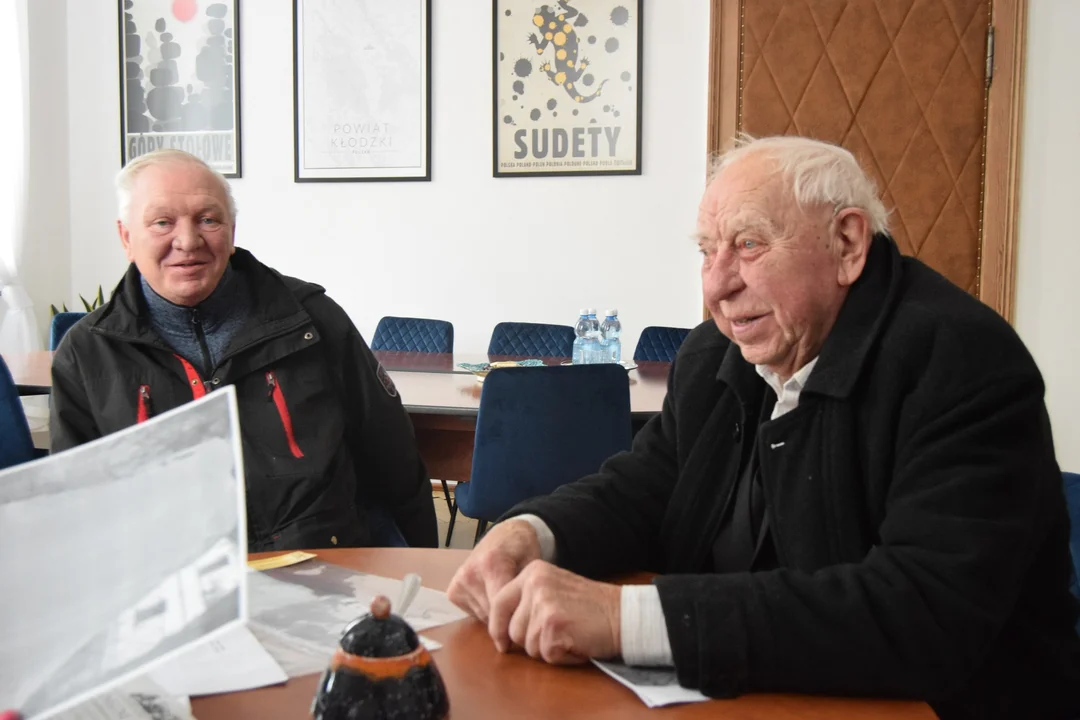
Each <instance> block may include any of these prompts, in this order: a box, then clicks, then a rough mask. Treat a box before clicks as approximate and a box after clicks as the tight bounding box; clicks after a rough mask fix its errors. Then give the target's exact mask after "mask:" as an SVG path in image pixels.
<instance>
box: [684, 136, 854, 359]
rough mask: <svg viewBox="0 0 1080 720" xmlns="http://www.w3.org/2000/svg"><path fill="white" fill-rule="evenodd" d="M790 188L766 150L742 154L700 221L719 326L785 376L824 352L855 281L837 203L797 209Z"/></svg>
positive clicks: (706, 279)
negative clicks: (844, 258)
mask: <svg viewBox="0 0 1080 720" xmlns="http://www.w3.org/2000/svg"><path fill="white" fill-rule="evenodd" d="M788 186H789V184H788V183H786V182H785V180H784V177H783V175H782V174H781V173H780V172H779V170H777V169H776V168H775V165H774V163H773V162H772V161H771V160H770V159H769V158H768V157H765V156H763V155H754V154H751V155H747V156H744V157H743V158H740V159H739V160H737V161H735V162H734V163H733V164H732V165H730V166H728V167H727V168H725V169H724V170H723V171H722V172H721V174H720V175H719V177H717V178H716V179H714V180H713V182H712V183H710V185H709V187H708V188H707V189H706V191H705V195H704V197H703V198H702V201H701V205H700V206H699V209H698V221H697V237H698V242H699V245H700V248H701V252H702V255H703V261H702V266H701V281H702V290H703V293H704V298H705V304H706V306H707V307H708V308H709V311H710V312H711V313H712V316H713V319H714V320H715V322H716V325H717V327H718V328H719V329H720V332H722V333H723V334H724V335H726V336H727V337H729V338H730V339H731V340H732V341H733V342H735V343H736V344H737V345H738V346H739V348H740V349H741V350H742V355H743V358H744V359H745V360H746V361H747V362H751V363H754V364H755V365H765V366H767V367H768V368H769V369H770V370H772V371H773V372H776V373H777V374H778V375H780V376H781V377H782V378H788V377H791V375H793V374H794V373H795V372H796V371H798V370H799V369H800V368H801V367H802V366H803V365H805V364H806V363H807V362H809V361H810V360H812V359H813V358H814V357H816V356H817V353H818V352H819V351H820V349H821V346H822V344H823V343H824V342H825V337H826V335H828V333H829V330H830V329H831V328H832V325H833V322H834V321H835V319H836V316H837V314H839V310H840V306H841V305H842V304H843V300H844V298H845V296H846V294H847V286H848V284H849V283H848V282H847V281H846V280H845V277H846V276H845V273H844V272H843V268H841V264H842V263H841V259H840V253H839V252H838V245H839V243H837V242H836V238H835V237H834V235H835V233H836V232H837V229H836V222H835V218H834V213H833V209H832V208H828V207H816V208H805V209H804V208H800V207H799V205H798V203H796V201H795V199H794V197H793V196H792V194H791V191H790V190H789V189H788ZM859 270H860V271H861V265H860V267H859Z"/></svg>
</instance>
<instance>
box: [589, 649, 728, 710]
mask: <svg viewBox="0 0 1080 720" xmlns="http://www.w3.org/2000/svg"><path fill="white" fill-rule="evenodd" d="M592 662H593V665H595V666H596V667H598V668H600V669H601V670H603V671H604V672H605V673H607V674H608V675H609V676H611V677H612V678H614V679H615V680H618V681H619V683H621V684H622V685H625V686H626V687H628V688H630V689H631V690H633V691H634V694H635V695H637V696H638V697H639V698H641V701H642V702H643V703H645V705H647V706H648V707H651V708H654V707H663V706H665V705H675V704H676V703H691V702H703V701H705V700H708V699H709V698H707V697H705V696H704V695H702V694H701V693H700V692H698V691H697V690H690V689H688V688H684V687H683V686H682V685H679V681H678V680H677V679H676V677H675V668H671V667H634V666H630V665H623V664H622V663H618V662H610V661H600V660H593V661H592Z"/></svg>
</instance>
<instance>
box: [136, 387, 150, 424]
mask: <svg viewBox="0 0 1080 720" xmlns="http://www.w3.org/2000/svg"><path fill="white" fill-rule="evenodd" d="M136 412H137V414H136V418H135V421H136V422H140V423H144V422H146V421H147V420H149V419H150V413H151V412H152V408H151V407H150V386H149V385H140V386H139V407H138V410H137V411H136Z"/></svg>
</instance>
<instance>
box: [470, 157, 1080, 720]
mask: <svg viewBox="0 0 1080 720" xmlns="http://www.w3.org/2000/svg"><path fill="white" fill-rule="evenodd" d="M887 226H888V222H887V215H886V212H885V209H884V207H883V206H882V203H881V201H880V200H879V199H878V197H877V194H876V192H875V190H874V187H873V184H872V183H871V181H870V180H869V179H868V178H867V177H866V175H865V174H864V173H863V172H862V171H861V169H860V168H859V166H858V164H857V163H856V161H855V159H854V158H853V157H852V156H851V154H850V153H848V152H847V151H846V150H843V149H842V148H838V147H835V146H832V145H828V144H826V143H822V142H818V141H814V140H809V139H804V138H766V139H761V140H750V139H746V140H744V141H743V142H741V143H740V144H739V146H738V147H737V148H736V149H734V150H733V151H731V152H729V153H727V154H726V155H724V156H722V157H721V158H720V159H719V161H718V163H717V165H716V167H715V173H714V175H713V179H712V180H711V182H710V183H709V184H708V187H707V189H706V191H705V195H704V197H703V199H702V201H701V205H700V208H699V212H698V220H697V240H698V244H699V246H700V250H701V254H702V268H701V278H702V287H703V292H704V297H705V302H706V305H707V306H708V308H709V310H710V311H711V314H712V321H710V322H707V323H704V324H702V325H701V326H699V327H698V328H697V329H695V330H694V331H693V332H692V333H691V334H690V336H689V337H688V338H687V340H686V342H685V343H684V344H683V345H682V347H681V348H680V350H679V353H678V356H677V358H676V360H675V363H674V366H673V368H672V371H671V375H670V377H669V380H668V394H667V399H666V400H665V403H664V408H663V411H662V413H661V414H660V415H659V416H658V417H657V418H655V419H654V420H652V421H651V422H650V423H649V424H648V425H647V426H646V427H645V428H644V429H643V430H642V432H641V433H640V434H639V435H638V436H637V438H636V439H635V441H634V445H633V448H632V449H631V450H630V451H629V452H625V453H621V454H619V455H616V456H614V457H612V458H610V459H609V460H608V461H607V462H606V463H605V464H604V465H603V466H602V467H601V468H600V470H599V472H598V473H597V474H595V475H592V476H589V477H586V478H584V479H582V480H580V481H578V482H575V483H571V484H570V485H567V486H564V487H563V488H561V489H559V490H558V491H556V492H555V493H554V494H552V495H550V496H547V497H542V498H536V499H533V500H530V501H526V502H525V503H523V504H521V505H519V506H518V507H516V508H515V509H514V510H513V511H511V512H510V513H508V517H507V518H504V519H503V521H502V522H500V523H499V524H497V525H495V526H494V527H493V528H492V530H491V531H490V532H489V533H488V535H487V536H486V537H485V538H484V540H483V541H482V542H481V543H480V544H479V545H478V546H477V548H476V549H475V550H474V551H473V553H472V555H471V557H470V558H469V560H468V561H467V562H466V563H465V564H464V565H463V566H462V568H461V569H460V570H459V571H458V573H457V575H456V576H455V578H454V580H453V582H452V584H451V586H450V589H449V593H450V598H451V599H452V600H453V601H454V602H456V603H457V604H458V605H460V606H461V607H462V608H464V609H466V610H468V611H469V612H470V613H472V614H473V615H474V616H476V617H477V618H479V619H480V620H481V621H483V622H485V623H486V624H487V626H488V631H489V633H490V634H491V636H492V638H493V640H494V642H495V644H496V645H497V647H498V648H499V649H500V650H503V651H507V650H510V649H511V648H513V647H515V646H517V647H520V648H523V649H524V651H525V652H527V653H528V654H529V655H531V656H533V657H537V658H542V659H544V660H546V661H548V662H552V663H567V662H580V661H582V660H584V659H586V658H611V657H616V656H620V655H621V656H622V658H623V660H624V661H625V662H627V663H630V664H637V665H674V667H675V670H676V672H677V676H678V679H679V682H680V683H681V684H683V685H685V686H687V687H691V688H699V689H701V690H702V691H703V692H705V693H706V694H708V695H711V696H715V697H731V696H735V695H738V694H741V693H746V692H797V693H824V694H832V695H862V696H865V695H870V696H881V697H896V698H918V699H922V700H925V701H927V702H929V703H930V704H931V705H932V707H933V708H934V710H935V711H936V712H937V713H938V714H939V715H940V716H941V717H942V718H998V717H1000V718H1018V717H1078V716H1080V639H1078V638H1077V635H1076V633H1075V631H1074V630H1073V624H1074V623H1075V621H1076V615H1077V607H1076V601H1075V600H1074V599H1073V598H1072V597H1071V596H1070V594H1069V591H1068V589H1067V588H1068V581H1069V572H1070V561H1069V549H1068V532H1069V528H1068V519H1067V515H1066V512H1065V504H1064V498H1063V493H1062V480H1061V474H1060V472H1059V470H1058V466H1057V462H1056V461H1055V458H1054V448H1053V441H1052V438H1051V433H1050V423H1049V419H1048V417H1047V412H1046V408H1045V406H1044V401H1043V382H1042V378H1041V377H1040V375H1039V371H1038V369H1037V368H1036V366H1035V363H1034V362H1033V360H1032V358H1031V356H1030V355H1029V354H1028V352H1027V350H1026V349H1025V348H1024V345H1023V343H1022V342H1021V341H1020V339H1019V338H1018V337H1017V336H1016V334H1015V333H1014V332H1013V330H1012V329H1011V328H1010V327H1009V326H1008V324H1007V323H1006V322H1005V321H1004V320H1002V319H1001V318H1000V317H999V316H997V315H996V314H995V313H994V312H993V311H992V310H991V309H990V308H988V307H986V306H984V305H983V304H981V303H980V302H978V301H977V300H976V299H974V298H973V297H971V296H970V295H968V294H967V293H965V292H964V291H962V290H960V289H959V288H957V287H955V286H953V285H951V284H950V283H949V282H948V281H947V280H945V279H944V278H943V277H942V276H940V275H939V274H937V273H936V272H934V271H933V270H931V269H930V268H928V267H926V266H925V265H923V264H922V263H921V262H919V261H918V260H916V259H913V258H908V257H902V256H901V255H900V252H899V250H898V249H897V247H896V244H895V243H894V242H893V240H892V238H891V237H889V235H888V234H887ZM631 570H651V571H655V572H657V573H660V574H659V575H658V576H657V577H656V579H655V580H654V582H653V584H651V585H646V586H626V587H622V588H620V587H618V586H616V585H611V584H607V583H604V582H599V581H597V580H594V579H587V578H610V577H612V576H615V575H618V574H620V573H625V572H628V571H631Z"/></svg>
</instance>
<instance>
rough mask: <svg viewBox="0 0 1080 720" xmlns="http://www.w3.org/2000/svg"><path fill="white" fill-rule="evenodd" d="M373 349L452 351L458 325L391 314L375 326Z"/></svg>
mask: <svg viewBox="0 0 1080 720" xmlns="http://www.w3.org/2000/svg"><path fill="white" fill-rule="evenodd" d="M371 349H372V350H396V351H398V352H429V353H452V352H454V326H453V324H452V323H450V322H448V321H446V320H427V319H425V318H409V317H391V316H387V317H384V318H383V319H382V320H380V321H379V324H378V326H377V327H376V328H375V336H374V337H373V338H372V339H371Z"/></svg>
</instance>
